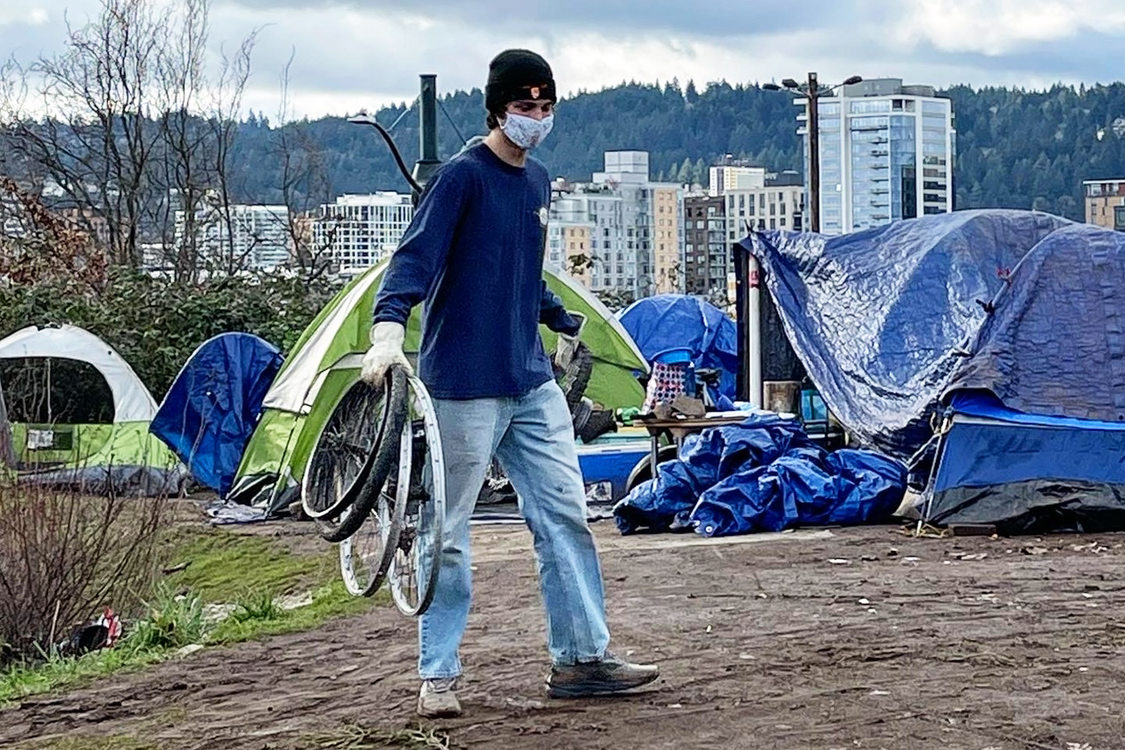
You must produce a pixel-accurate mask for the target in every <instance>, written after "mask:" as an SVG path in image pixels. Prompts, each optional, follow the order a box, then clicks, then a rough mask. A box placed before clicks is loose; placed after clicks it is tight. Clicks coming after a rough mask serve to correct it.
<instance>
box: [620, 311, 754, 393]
mask: <svg viewBox="0 0 1125 750" xmlns="http://www.w3.org/2000/svg"><path fill="white" fill-rule="evenodd" d="M618 317H619V319H620V320H621V325H622V326H623V327H624V328H625V330H626V331H628V332H629V336H630V337H632V339H633V341H634V342H635V343H636V345H637V348H638V349H640V350H641V354H643V355H644V357H645V359H646V360H648V361H649V363H650V364H651V363H652V361H653V358H654V357H655V356H656V355H657V354H659V353H661V352H664V351H667V350H669V349H674V348H687V349H691V361H692V364H693V365H695V367H696V368H709V369H710V368H714V369H717V370H719V372H720V379H719V393H721V394H722V395H724V396H726V397H727V398H730V399H733V398H734V397H735V385H736V379H737V377H738V330H737V327H736V326H735V324H734V321H733V320H731V319H730V318H729V317H728V316H727V315H726V314H725V313H724V312H723V311H722V310H720V309H719V308H717V307H715V306H714V305H712V304H711V303H710V302H708V301H707V300H704V299H700V298H699V297H689V296H688V295H686V294H658V295H656V296H654V297H644V298H643V299H639V300H637V301H636V302H634V303H633V304H631V305H629V306H628V307H627V308H625V309H624V310H623V311H622V312H621V314H620V315H619V316H618Z"/></svg>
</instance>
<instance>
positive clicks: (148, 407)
mask: <svg viewBox="0 0 1125 750" xmlns="http://www.w3.org/2000/svg"><path fill="white" fill-rule="evenodd" d="M24 358H27V359H69V360H74V361H78V362H85V363H87V364H89V365H91V366H92V367H94V368H95V369H96V370H97V371H98V372H99V373H100V374H101V376H102V377H103V378H104V379H105V381H106V384H107V385H108V386H109V390H110V393H111V394H112V397H113V421H112V422H110V423H107V424H66V423H60V422H57V421H54V420H49V421H48V422H46V423H42V424H28V423H24V422H12V423H10V435H8V436H7V441H10V442H9V445H8V451H7V452H8V453H9V459H14V462H15V466H14V467H10V468H11V469H14V472H15V474H16V478H17V479H18V480H19V481H20V482H21V483H34V484H47V485H66V486H71V487H77V488H80V489H81V490H83V491H86V492H93V493H99V494H104V493H109V492H113V493H117V494H133V495H162V494H174V493H176V492H179V490H180V489H181V488H182V486H183V483H184V481H185V480H186V478H187V476H188V474H187V470H186V468H185V467H184V466H183V464H182V463H181V462H180V461H179V459H177V458H176V457H175V456H174V455H173V454H172V452H171V451H169V450H168V448H167V447H165V445H164V444H163V443H162V442H160V441H159V440H158V439H156V438H155V437H154V436H152V435H151V434H149V431H148V426H149V423H150V422H151V421H152V417H153V415H154V414H155V413H156V402H155V401H154V400H153V398H152V394H151V393H149V391H148V388H146V387H145V384H144V383H142V382H141V379H140V378H138V377H137V374H136V373H135V372H134V371H133V368H132V367H130V366H129V363H128V362H126V361H125V360H124V359H122V358H121V355H120V354H118V353H117V352H116V351H115V350H114V349H113V348H112V347H111V346H109V344H107V343H105V342H104V341H102V340H101V339H99V338H98V337H97V336H95V335H94V334H92V333H90V332H89V331H86V330H84V329H82V328H78V327H76V326H71V325H61V326H47V327H43V328H39V327H36V326H29V327H27V328H22V329H20V330H18V331H16V332H15V333H13V334H12V335H10V336H8V337H7V338H5V339H3V340H0V359H24ZM48 387H49V386H48Z"/></svg>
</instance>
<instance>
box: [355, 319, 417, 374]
mask: <svg viewBox="0 0 1125 750" xmlns="http://www.w3.org/2000/svg"><path fill="white" fill-rule="evenodd" d="M405 338H406V328H405V327H404V326H403V325H402V324H401V323H393V322H391V321H383V322H381V323H376V324H375V325H373V326H371V348H370V349H368V350H367V354H364V355H363V368H362V369H361V370H360V372H359V377H360V379H361V380H364V381H366V382H368V383H370V384H371V385H374V386H382V385H383V378H384V377H386V374H387V370H389V369H390V367H391V365H401V366H402V367H403V368H405V369H406V372H407V374H409V375H413V374H414V368H412V367H411V366H410V362H409V361H408V360H407V359H406V355H405V354H403V353H402V342H403V339H405Z"/></svg>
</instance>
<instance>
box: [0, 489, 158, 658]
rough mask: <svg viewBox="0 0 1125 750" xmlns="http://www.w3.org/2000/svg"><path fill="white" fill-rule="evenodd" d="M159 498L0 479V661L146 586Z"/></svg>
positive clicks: (29, 651) (29, 652) (124, 609)
mask: <svg viewBox="0 0 1125 750" xmlns="http://www.w3.org/2000/svg"><path fill="white" fill-rule="evenodd" d="M165 505H166V503H165V501H164V500H163V499H157V498H145V497H140V498H126V497H116V496H111V497H90V496H86V495H81V494H78V493H76V492H70V491H60V490H52V489H47V488H41V487H34V486H25V485H14V484H10V483H9V484H4V485H0V665H3V664H4V663H5V662H8V661H12V660H17V659H21V658H28V657H35V656H37V655H41V654H45V653H49V652H50V651H51V649H52V648H53V644H55V643H58V642H59V641H60V640H62V639H64V638H65V637H66V636H68V635H69V634H70V632H71V630H72V629H73V627H74V626H76V625H78V624H81V623H82V622H85V621H86V620H88V619H90V618H91V617H93V616H95V615H97V614H100V613H101V611H102V608H104V607H112V608H113V609H114V610H116V611H117V612H118V613H120V614H124V615H128V614H130V613H131V612H132V611H133V609H134V608H135V607H136V606H137V605H138V604H139V602H140V600H141V598H143V597H145V596H147V595H148V593H149V592H150V591H151V589H152V584H153V582H154V580H155V576H156V572H157V564H158V561H159V559H160V538H161V536H162V535H161V530H162V527H163V523H164V516H165V514H164V509H165Z"/></svg>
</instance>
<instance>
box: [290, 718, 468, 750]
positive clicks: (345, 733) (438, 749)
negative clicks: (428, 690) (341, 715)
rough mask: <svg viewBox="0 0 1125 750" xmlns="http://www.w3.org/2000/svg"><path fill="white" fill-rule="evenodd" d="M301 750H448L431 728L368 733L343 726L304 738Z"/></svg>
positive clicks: (441, 736)
mask: <svg viewBox="0 0 1125 750" xmlns="http://www.w3.org/2000/svg"><path fill="white" fill-rule="evenodd" d="M300 747H301V748H302V750H381V749H382V748H388V747H395V748H405V749H406V750H449V748H450V745H449V735H447V734H446V733H445V732H442V731H441V730H439V729H436V728H434V727H422V726H416V727H409V728H407V729H371V728H368V727H363V726H360V725H359V724H346V725H344V726H343V727H341V728H340V729H338V730H337V731H335V732H326V733H324V734H318V735H312V736H309V737H305V738H304V741H303V742H302V744H301V745H300Z"/></svg>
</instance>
